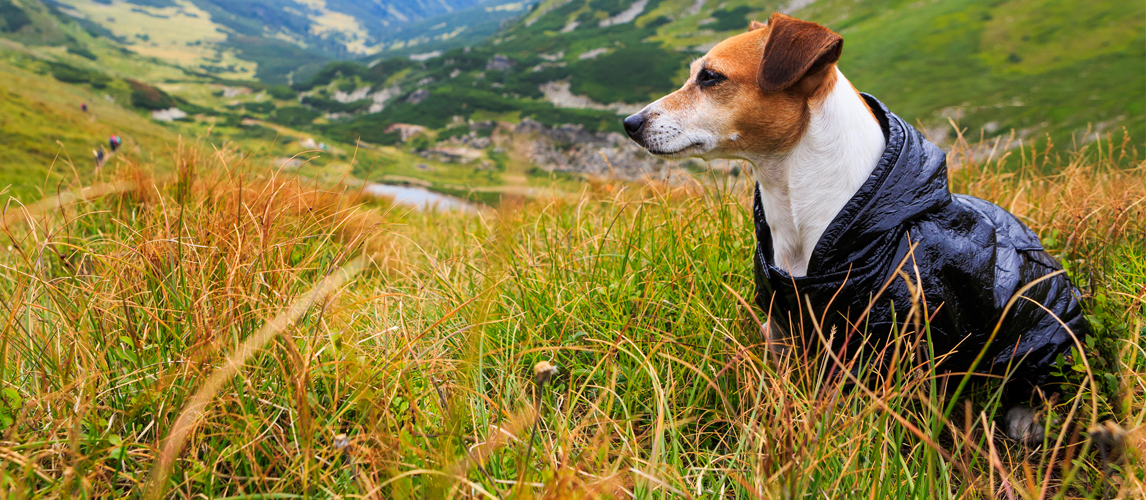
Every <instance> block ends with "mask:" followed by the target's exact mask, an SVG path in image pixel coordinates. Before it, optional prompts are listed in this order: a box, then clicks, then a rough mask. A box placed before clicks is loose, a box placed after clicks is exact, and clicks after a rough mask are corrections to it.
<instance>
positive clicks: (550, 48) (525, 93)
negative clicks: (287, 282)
mask: <svg viewBox="0 0 1146 500" xmlns="http://www.w3.org/2000/svg"><path fill="white" fill-rule="evenodd" d="M791 7H798V8H795V9H793V10H792V12H791V13H792V14H793V15H796V16H798V17H802V18H805V19H810V20H814V21H817V22H820V23H823V24H825V25H827V26H829V27H831V28H833V29H835V30H837V31H839V32H840V33H841V34H842V35H843V36H844V38H845V48H844V56H843V59H842V60H841V62H840V66H841V68H842V69H843V71H844V72H845V74H846V75H848V77H849V78H850V79H851V80H852V82H853V83H854V84H855V85H856V87H857V88H859V89H860V90H862V91H865V92H870V93H872V94H874V95H876V96H877V97H879V98H880V99H882V100H883V101H884V102H886V103H887V104H888V105H889V106H890V107H891V109H892V110H893V111H895V112H897V113H899V114H901V115H902V116H904V117H905V118H907V119H908V120H910V121H912V122H917V121H918V122H920V123H922V124H923V125H924V126H925V127H926V128H928V129H929V131H930V132H931V133H932V134H933V135H936V136H938V137H937V139H938V140H942V139H943V137H942V135H943V134H946V133H948V130H949V129H950V127H949V126H948V125H947V124H948V120H949V119H955V120H957V121H958V122H959V124H960V125H961V126H963V127H967V128H969V129H971V130H973V131H976V132H975V133H976V135H977V131H978V130H980V129H983V130H985V132H986V133H987V135H988V136H991V135H1003V134H1009V133H1010V131H1011V130H1015V131H1016V132H1017V133H1018V135H1019V136H1020V137H1024V138H1035V139H1038V138H1042V137H1044V136H1045V135H1044V134H1050V136H1051V137H1052V138H1053V139H1054V140H1055V141H1056V142H1060V143H1062V142H1069V141H1072V140H1084V139H1085V140H1091V139H1092V137H1084V133H1085V132H1086V131H1087V130H1088V129H1089V130H1091V131H1092V132H1102V133H1115V134H1118V135H1120V134H1121V130H1122V129H1123V128H1126V129H1127V130H1128V131H1129V132H1130V134H1131V136H1132V140H1133V141H1134V143H1136V144H1142V143H1143V141H1144V140H1146V123H1144V116H1146V109H1144V100H1143V99H1142V89H1143V88H1146V4H1141V3H1138V4H1133V5H1130V4H1125V3H1124V2H1115V1H1114V0H1096V1H1094V2H1088V3H1086V4H1085V5H1082V4H1080V3H1079V2H1075V1H1069V0H990V1H975V0H949V1H944V2H912V1H907V0H881V1H873V2H863V3H856V2H853V1H851V0H819V1H813V2H794V3H781V2H772V1H765V2H761V1H743V0H740V1H738V0H729V1H719V2H718V1H715V0H709V1H705V0H641V1H629V0H549V1H546V2H542V3H541V4H540V5H538V6H537V7H536V8H535V9H533V11H532V12H531V13H530V15H528V16H526V17H524V18H523V19H521V20H520V21H518V22H516V23H515V24H513V25H512V26H510V27H508V28H506V29H505V30H503V31H501V32H500V33H499V34H497V35H496V36H495V38H494V39H492V40H491V41H489V42H488V43H485V44H481V45H478V46H474V47H472V49H470V50H461V49H456V50H452V51H447V52H445V53H443V54H442V55H441V56H440V57H437V58H433V59H428V60H424V61H409V60H391V61H385V62H383V63H380V64H376V65H375V66H373V67H371V68H366V67H364V66H363V67H354V66H353V65H347V64H340V65H338V66H331V67H328V68H327V70H326V71H324V72H322V73H320V75H319V77H318V78H316V79H314V80H312V81H310V82H309V83H307V84H305V85H301V86H299V88H300V89H301V90H303V91H307V92H312V93H316V94H317V95H318V96H319V97H323V98H326V97H329V96H331V95H333V94H334V93H335V92H337V91H339V89H341V91H343V92H344V93H347V92H350V91H352V90H354V89H356V88H357V89H363V88H364V87H365V86H367V85H369V86H371V87H372V89H374V90H377V89H378V88H381V87H385V88H389V89H391V90H390V93H391V94H394V97H393V98H392V100H390V101H389V102H390V103H391V104H390V105H388V106H387V107H386V108H385V109H384V110H381V111H380V112H376V113H373V114H369V112H368V111H367V109H368V107H366V106H363V107H362V110H360V111H358V112H357V114H355V115H354V116H351V117H349V118H343V119H341V120H340V121H336V123H334V124H331V125H326V126H324V127H326V128H327V130H330V131H333V132H337V133H341V134H343V135H344V136H345V137H347V138H350V137H352V136H358V137H362V138H364V139H366V140H382V139H383V137H382V134H381V129H384V125H386V124H389V123H392V122H408V123H415V124H420V125H425V126H429V127H434V128H438V127H443V126H445V125H446V124H447V123H450V122H451V121H452V120H453V119H454V118H453V117H455V116H460V117H463V118H475V119H482V118H488V117H503V118H506V117H508V118H521V117H525V116H531V117H533V118H535V119H538V120H541V121H546V122H574V123H581V124H584V125H587V126H589V127H590V128H594V129H602V130H603V129H610V130H618V125H617V119H616V117H617V115H620V114H625V113H627V112H629V111H631V110H632V109H633V108H634V107H639V105H640V104H644V103H647V102H648V101H650V100H651V99H654V98H656V97H658V96H660V95H663V94H664V93H667V92H670V91H672V90H673V89H675V88H676V87H678V86H679V85H680V84H681V83H682V81H683V78H684V77H685V75H686V74H687V72H686V71H687V70H686V68H687V63H688V62H689V61H690V60H691V59H693V58H695V57H697V56H699V55H701V54H703V53H704V52H705V51H706V50H707V48H709V47H711V46H712V45H713V44H714V43H716V42H718V41H719V40H721V39H723V38H726V37H727V36H729V35H732V34H735V33H737V32H740V31H742V30H743V29H745V27H746V26H747V23H748V21H749V20H750V19H760V20H763V19H766V18H767V17H768V15H769V14H770V13H771V12H772V11H773V10H777V9H784V8H791ZM394 89H397V90H398V91H395V90H394ZM367 96H368V97H369V95H367ZM626 104H628V105H629V106H626ZM374 111H378V109H377V107H374Z"/></svg>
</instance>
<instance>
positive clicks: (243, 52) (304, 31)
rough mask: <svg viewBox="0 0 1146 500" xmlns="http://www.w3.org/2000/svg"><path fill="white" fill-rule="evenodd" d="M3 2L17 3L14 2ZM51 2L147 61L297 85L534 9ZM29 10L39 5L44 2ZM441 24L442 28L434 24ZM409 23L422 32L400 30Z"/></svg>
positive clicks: (487, 28)
mask: <svg viewBox="0 0 1146 500" xmlns="http://www.w3.org/2000/svg"><path fill="white" fill-rule="evenodd" d="M3 1H4V2H7V3H9V4H10V3H11V0H3ZM45 1H46V3H47V4H48V5H50V6H51V7H53V8H54V9H57V10H58V11H59V12H62V13H64V14H66V15H68V16H71V17H73V18H75V19H77V20H80V21H81V22H83V23H84V24H85V25H86V26H88V27H90V28H91V29H92V30H95V31H99V32H100V33H101V34H103V35H105V36H107V37H110V38H113V39H115V40H116V41H117V42H119V43H120V44H122V45H123V46H125V47H126V48H127V49H129V50H132V51H134V52H137V53H139V54H142V55H145V56H152V57H158V58H161V59H164V60H167V61H170V62H173V63H175V64H179V65H180V66H183V67H188V68H195V69H198V70H203V71H208V72H210V73H213V74H217V75H220V76H225V77H228V78H255V77H257V78H259V79H260V80H262V81H265V82H269V83H288V82H289V81H291V79H292V77H293V76H294V75H296V74H297V75H307V76H309V74H311V73H313V68H311V69H308V67H310V66H315V65H321V64H322V63H324V62H326V61H329V60H331V59H342V58H356V57H364V56H368V55H371V54H377V53H379V52H382V51H385V50H389V49H394V48H399V49H401V48H406V47H408V46H412V45H418V44H424V43H433V44H434V45H435V46H439V47H441V46H445V47H449V46H455V44H460V43H471V42H476V41H477V39H476V38H475V37H482V36H484V35H488V34H489V33H492V32H493V31H494V30H496V28H497V27H498V26H499V23H500V22H501V21H502V20H504V19H506V18H508V17H510V16H513V15H516V14H515V13H519V12H521V11H522V10H523V9H525V8H526V6H527V5H528V4H529V3H531V2H530V1H526V2H522V1H518V0H514V1H511V0H371V1H356V0H45ZM21 2H22V3H24V4H28V5H35V4H36V3H38V2H37V0H21ZM17 10H18V9H17ZM438 18H442V20H435V19H438ZM420 21H422V23H421V24H419V22H420ZM407 25H410V26H411V27H412V28H413V29H415V30H416V31H401V30H402V29H403V27H404V26H407ZM431 28H432V29H431ZM447 28H448V29H447ZM435 31H437V32H436V33H435ZM431 50H432V49H431Z"/></svg>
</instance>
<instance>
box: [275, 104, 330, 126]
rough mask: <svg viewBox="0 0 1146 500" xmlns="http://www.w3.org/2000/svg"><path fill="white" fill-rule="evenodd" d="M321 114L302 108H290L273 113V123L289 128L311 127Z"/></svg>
mask: <svg viewBox="0 0 1146 500" xmlns="http://www.w3.org/2000/svg"><path fill="white" fill-rule="evenodd" d="M319 116H321V113H319V112H317V111H315V110H313V109H310V108H306V107H302V106H289V107H285V108H279V109H276V110H275V112H274V113H271V121H273V122H275V123H281V124H283V125H287V126H299V125H310V124H311V123H312V122H314V119H315V118H318V117H319Z"/></svg>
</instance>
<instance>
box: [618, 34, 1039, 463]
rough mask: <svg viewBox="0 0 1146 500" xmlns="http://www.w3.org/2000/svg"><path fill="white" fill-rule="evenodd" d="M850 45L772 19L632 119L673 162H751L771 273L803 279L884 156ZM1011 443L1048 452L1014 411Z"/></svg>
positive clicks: (633, 132)
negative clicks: (853, 76) (846, 65)
mask: <svg viewBox="0 0 1146 500" xmlns="http://www.w3.org/2000/svg"><path fill="white" fill-rule="evenodd" d="M842 48H843V38H842V37H840V35H838V34H836V33H834V32H832V31H831V30H829V29H827V28H825V27H823V26H820V25H818V24H815V23H811V22H806V21H801V20H798V19H794V18H791V17H788V16H785V15H783V14H773V15H772V17H771V19H769V22H768V24H762V23H758V22H755V21H753V22H752V24H751V26H750V27H749V31H748V32H746V33H742V34H739V35H736V36H733V37H731V38H729V39H727V40H725V41H723V42H721V43H720V44H719V45H717V46H716V47H714V48H713V49H712V50H711V51H709V53H708V54H706V55H705V56H704V57H702V58H700V59H698V60H697V61H695V62H693V64H692V68H691V73H690V76H689V79H688V81H687V82H686V83H685V85H684V86H683V87H682V88H681V89H680V90H678V91H676V92H674V93H672V94H669V95H667V96H665V97H663V98H661V99H659V100H657V101H656V102H654V103H652V104H649V105H648V106H647V107H645V108H644V109H643V110H641V112H639V113H637V114H635V115H632V116H630V117H628V118H626V119H625V129H626V132H628V134H629V136H630V137H631V138H632V139H633V140H634V141H636V142H637V143H638V144H640V145H641V146H642V147H644V148H646V149H648V150H649V151H650V152H652V153H654V154H657V155H661V156H668V157H688V156H692V157H700V158H704V159H736V160H744V161H747V162H748V163H750V164H751V165H752V172H753V175H754V176H755V179H756V182H757V184H758V185H759V189H760V201H761V203H762V205H763V208H764V213H765V214H767V217H768V226H769V228H770V229H771V231H772V244H773V249H774V252H775V255H774V258H775V260H774V262H776V263H777V265H778V266H780V267H782V268H785V269H786V270H787V271H788V273H789V274H791V275H792V276H804V275H806V273H807V270H808V263H809V260H810V259H811V255H812V250H813V249H814V247H815V245H816V242H817V241H819V239H820V236H821V235H822V234H823V233H824V231H825V230H826V229H827V227H828V225H829V224H831V222H832V220H833V219H834V218H835V216H836V215H837V214H838V213H839V211H840V210H841V209H842V208H843V207H844V205H845V204H846V203H847V202H848V200H850V199H851V198H852V196H853V195H855V193H856V191H858V190H859V188H860V187H861V186H862V185H863V184H864V182H866V181H867V179H868V177H869V176H870V175H871V172H872V170H874V169H875V167H876V165H877V163H878V162H879V159H880V156H881V155H882V153H883V150H884V148H885V146H886V144H885V138H884V135H883V131H882V130H881V129H880V125H879V122H878V121H877V120H876V118H875V115H874V114H873V113H872V111H871V109H870V108H868V105H867V103H866V102H865V101H864V99H863V98H862V97H861V96H860V95H859V92H858V91H856V89H855V87H853V86H852V84H851V83H850V82H849V81H848V80H847V78H845V77H844V75H843V73H841V72H840V70H839V68H837V67H836V62H837V61H838V60H839V58H840V54H841V51H842ZM1006 421H1007V429H1008V434H1010V435H1011V437H1012V438H1015V439H1023V440H1025V441H1036V440H1038V441H1041V439H1042V432H1043V430H1042V428H1041V426H1040V425H1039V424H1038V423H1037V422H1035V421H1034V419H1033V411H1032V410H1030V409H1029V408H1025V407H1016V408H1012V409H1010V411H1008V412H1007V415H1006Z"/></svg>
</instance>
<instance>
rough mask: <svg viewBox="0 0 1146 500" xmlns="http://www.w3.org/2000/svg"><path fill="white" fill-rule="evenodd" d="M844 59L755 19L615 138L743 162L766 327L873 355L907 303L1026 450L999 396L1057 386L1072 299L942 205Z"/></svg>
mask: <svg viewBox="0 0 1146 500" xmlns="http://www.w3.org/2000/svg"><path fill="white" fill-rule="evenodd" d="M842 49H843V38H842V37H841V36H840V35H838V34H836V33H835V32H833V31H831V30H830V29H828V28H825V27H823V26H821V25H819V24H815V23H812V22H807V21H802V20H799V19H795V18H792V17H789V16H786V15H782V14H778V13H777V14H773V15H772V16H771V18H770V19H769V21H768V23H767V24H764V23H759V22H756V21H753V22H752V23H751V25H750V26H749V30H748V31H747V32H746V33H741V34H739V35H736V36H733V37H731V38H729V39H727V40H725V41H723V42H721V43H720V44H718V45H716V46H715V47H714V48H712V50H711V51H709V52H708V54H706V55H705V56H703V57H701V58H700V59H698V60H696V61H695V62H693V64H692V67H691V71H690V76H689V79H688V81H687V82H686V83H685V85H684V86H683V87H682V88H681V89H680V90H678V91H676V92H674V93H672V94H670V95H668V96H665V97H663V98H661V99H659V100H657V101H656V102H653V103H652V104H649V105H648V106H647V107H645V108H644V109H643V110H641V111H640V112H639V113H636V114H634V115H632V116H629V117H628V118H625V119H624V122H623V125H624V128H625V131H626V132H627V133H628V135H629V137H630V138H632V139H633V140H634V141H635V142H637V143H638V144H639V145H640V146H642V147H643V148H645V149H647V150H648V151H649V152H651V153H653V154H655V155H658V156H662V157H672V158H682V157H699V158H702V159H707V160H711V159H735V160H744V161H746V162H748V163H749V164H750V165H751V167H752V175H753V177H754V180H755V181H756V196H755V199H754V206H753V213H754V218H755V222H756V224H755V230H756V237H757V249H756V252H755V256H754V260H755V272H756V286H757V294H756V302H757V304H758V305H759V306H760V307H761V308H762V309H763V310H765V311H770V317H769V319H768V326H769V328H768V329H769V330H771V329H780V330H783V331H787V332H792V331H794V330H797V329H799V330H802V331H807V330H809V329H810V328H809V326H808V325H812V324H813V321H815V322H816V324H818V325H820V326H821V327H822V328H821V332H825V335H826V332H829V331H831V330H834V331H838V332H839V333H840V335H838V337H837V338H836V339H835V340H834V341H833V343H832V344H831V347H832V349H833V351H836V352H839V353H841V354H844V355H845V356H846V355H847V353H849V352H851V353H855V352H857V351H858V350H859V349H860V348H862V347H863V345H865V344H866V345H868V346H869V347H874V348H875V350H876V351H877V352H878V349H879V348H880V347H881V346H884V345H886V343H887V342H888V338H887V337H888V334H889V333H890V332H892V331H893V330H894V327H895V325H894V321H895V320H894V317H895V311H899V312H900V315H901V316H903V313H904V312H905V311H907V310H908V309H909V308H911V307H912V305H913V304H917V303H918V302H919V301H922V307H923V308H924V311H923V312H925V313H926V314H927V317H928V318H929V323H928V326H929V348H930V350H931V352H932V353H933V354H934V358H933V359H934V360H935V362H936V363H937V367H938V369H939V370H940V371H944V372H956V373H962V372H967V371H976V372H980V373H996V374H1000V373H1003V374H1007V375H1008V376H1009V377H1010V378H1009V379H1008V381H1007V383H1006V384H1005V385H1004V387H1005V393H1006V394H1008V396H1006V398H1005V399H1007V400H1011V401H1008V402H1007V404H1008V406H1010V408H1009V409H1008V410H1007V411H1006V412H1005V415H1004V421H1005V431H1006V434H1007V435H1008V436H1010V437H1011V438H1012V439H1015V440H1018V441H1022V442H1025V443H1028V444H1033V443H1041V442H1042V440H1043V437H1044V428H1043V426H1042V424H1040V423H1039V422H1038V419H1037V418H1036V412H1035V411H1034V410H1033V409H1031V408H1030V407H1029V406H1026V405H1025V404H1022V403H1019V404H1013V403H1014V401H1013V400H1019V401H1021V400H1022V399H1023V397H1024V393H1023V390H1024V389H1027V391H1026V392H1025V397H1026V400H1027V401H1029V400H1030V395H1031V394H1032V392H1033V391H1034V390H1035V389H1039V388H1046V389H1047V390H1048V391H1051V392H1053V391H1055V389H1056V388H1057V383H1058V382H1061V380H1058V379H1056V377H1055V376H1053V375H1052V372H1054V371H1055V368H1056V367H1055V364H1056V359H1058V358H1059V357H1060V355H1061V356H1067V357H1069V356H1070V354H1071V348H1072V347H1078V348H1079V349H1080V350H1081V345H1082V344H1081V343H1080V340H1081V339H1083V338H1085V336H1086V335H1089V326H1088V325H1087V323H1086V319H1085V316H1084V315H1083V312H1082V309H1081V305H1080V302H1079V301H1080V298H1081V294H1080V293H1079V291H1078V289H1077V288H1076V287H1075V286H1074V285H1073V284H1071V282H1070V281H1069V279H1068V278H1067V277H1066V276H1065V274H1063V272H1062V267H1061V266H1060V265H1059V263H1058V262H1057V261H1055V259H1054V258H1053V257H1051V256H1050V255H1049V254H1047V253H1046V252H1045V251H1044V250H1043V248H1042V246H1041V244H1040V242H1039V239H1038V237H1037V235H1035V234H1034V232H1033V231H1031V230H1030V229H1029V228H1027V227H1026V226H1025V225H1024V224H1023V223H1022V222H1020V221H1019V220H1018V219H1017V218H1016V217H1015V216H1014V215H1012V214H1010V213H1008V212H1006V211H1005V210H1004V209H1002V208H1000V207H998V206H997V205H994V204H991V203H989V202H987V201H983V200H980V199H978V198H974V197H970V196H965V195H953V194H951V192H950V190H949V188H948V186H947V167H946V157H945V155H944V153H943V152H942V151H941V150H940V149H939V148H938V147H937V146H935V145H934V144H932V143H930V142H928V141H927V140H926V139H924V138H923V137H922V135H921V134H920V133H919V132H918V131H917V130H915V129H914V128H912V127H911V125H909V124H908V123H906V122H905V121H903V120H902V119H901V118H899V117H898V116H896V115H894V114H893V113H891V112H890V111H889V110H887V108H886V107H884V105H883V104H882V103H880V102H879V101H878V100H876V99H875V98H874V97H872V96H869V95H866V94H861V93H860V92H858V91H857V90H856V89H855V88H854V87H853V86H852V85H851V83H850V82H849V81H848V80H847V78H845V77H844V75H843V73H842V72H841V71H840V70H839V68H838V67H837V62H838V61H839V59H840V56H841V54H842ZM917 290H922V291H923V294H922V295H920V294H918V293H917ZM897 305H898V309H897V308H896V306H897ZM812 311H815V314H813V313H812ZM900 321H901V322H902V317H901V319H900ZM800 325H804V328H802V329H801V328H799V326H800ZM869 352H871V351H869ZM1016 393H1017V394H1019V396H1017V397H1016V396H1014V394H1016Z"/></svg>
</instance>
